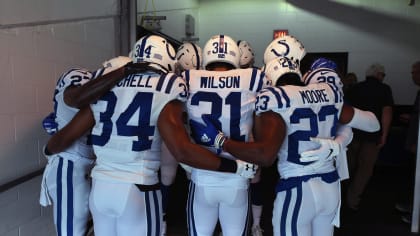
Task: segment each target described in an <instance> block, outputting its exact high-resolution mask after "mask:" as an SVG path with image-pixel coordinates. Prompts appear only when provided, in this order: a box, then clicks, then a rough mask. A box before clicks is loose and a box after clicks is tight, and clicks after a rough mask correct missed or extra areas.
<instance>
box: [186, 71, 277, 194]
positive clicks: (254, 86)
mask: <svg viewBox="0 0 420 236" xmlns="http://www.w3.org/2000/svg"><path fill="white" fill-rule="evenodd" d="M183 75H184V78H185V80H186V82H187V84H188V88H189V93H190V95H189V97H188V102H187V113H188V117H189V119H192V120H195V121H198V122H201V123H203V120H202V118H201V116H202V115H205V114H211V118H212V120H213V121H214V122H215V124H216V126H217V128H218V129H220V130H222V131H223V132H224V133H225V135H226V136H229V138H230V139H233V140H236V141H243V142H246V141H248V140H249V134H250V133H251V132H252V126H253V115H254V111H255V98H256V95H257V93H258V92H259V91H260V90H261V89H263V88H265V87H266V86H268V85H270V84H271V83H270V81H269V80H268V79H267V77H265V74H264V73H263V72H261V71H260V70H258V69H255V68H249V69H235V70H229V71H206V70H189V71H185V72H184V73H183ZM210 150H211V151H213V152H215V153H216V150H215V149H214V148H210ZM220 155H221V156H223V157H225V158H230V159H233V158H234V157H233V156H231V155H230V154H228V153H225V152H222V153H221V154H220ZM197 158H200V157H197ZM191 178H192V180H193V181H194V182H195V183H196V184H198V185H209V186H226V185H228V186H240V187H246V186H248V180H247V179H245V178H243V177H241V176H239V175H236V174H230V173H221V172H215V171H207V170H200V169H194V170H193V171H192V176H191Z"/></svg>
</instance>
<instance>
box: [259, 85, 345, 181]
mask: <svg viewBox="0 0 420 236" xmlns="http://www.w3.org/2000/svg"><path fill="white" fill-rule="evenodd" d="M342 105H343V96H342V92H341V90H340V89H337V88H336V87H334V86H333V85H331V84H327V83H317V84H309V85H307V86H304V87H303V86H292V85H288V86H282V87H270V88H267V89H264V90H263V91H261V93H260V94H259V95H258V97H257V102H256V113H257V115H258V114H260V113H263V112H266V111H270V110H271V111H273V112H276V113H278V114H280V115H281V116H282V118H283V119H284V121H285V123H286V126H287V135H286V137H285V140H284V142H283V144H282V146H281V148H280V151H279V153H278V158H279V161H278V164H277V168H278V171H279V174H280V176H281V177H282V178H289V177H295V176H303V175H310V174H321V173H327V172H330V171H334V170H335V167H334V163H333V162H332V161H331V162H326V163H325V164H324V165H323V166H320V167H317V168H316V169H314V168H305V167H306V166H307V165H309V164H310V163H311V162H306V163H303V162H300V161H299V158H300V155H299V153H301V152H303V151H307V150H311V149H315V148H318V146H317V145H318V144H315V143H314V142H311V141H310V137H320V138H334V137H335V135H336V130H337V123H338V118H339V116H340V113H341V109H342Z"/></svg>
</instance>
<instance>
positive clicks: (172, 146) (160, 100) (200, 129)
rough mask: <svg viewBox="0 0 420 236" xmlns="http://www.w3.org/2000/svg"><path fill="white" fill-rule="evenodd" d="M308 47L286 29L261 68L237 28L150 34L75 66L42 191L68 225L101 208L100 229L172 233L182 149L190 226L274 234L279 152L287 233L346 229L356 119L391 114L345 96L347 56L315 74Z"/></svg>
mask: <svg viewBox="0 0 420 236" xmlns="http://www.w3.org/2000/svg"><path fill="white" fill-rule="evenodd" d="M305 54H306V51H305V48H304V46H303V44H302V43H301V42H300V41H299V40H297V39H296V38H295V37H293V36H283V37H280V38H277V39H275V40H273V41H272V42H271V43H270V44H269V45H268V47H267V48H266V50H265V53H264V66H263V68H262V69H258V68H255V67H253V64H254V60H255V57H254V53H253V50H252V48H251V46H250V44H249V43H248V42H246V41H235V40H234V39H233V38H232V37H229V36H227V35H223V34H220V35H214V36H212V37H211V38H210V39H209V40H208V41H207V42H206V44H205V45H204V47H203V49H201V48H200V46H198V45H197V44H195V43H190V42H187V43H184V44H182V45H181V46H180V47H179V48H178V50H177V51H175V49H174V48H173V46H172V45H171V44H170V43H169V42H168V41H167V40H166V39H164V38H162V37H160V36H156V35H148V36H144V37H142V38H140V39H139V40H138V41H137V42H136V44H135V45H134V46H133V50H132V52H131V53H130V57H117V58H113V59H111V60H109V61H107V62H105V63H103V67H101V68H100V69H99V70H97V71H95V72H93V73H92V72H89V71H88V70H85V69H72V70H70V71H69V72H67V73H65V74H63V75H62V76H61V77H60V79H59V80H58V82H57V87H56V91H55V93H54V113H53V114H52V115H49V116H48V117H46V119H45V120H44V122H43V125H44V128H45V129H46V130H47V131H48V132H49V133H50V134H51V135H52V136H51V138H50V140H49V141H48V143H47V144H46V145H45V147H44V149H43V151H44V154H45V156H46V157H47V159H48V164H47V166H46V168H45V171H44V176H43V181H42V188H41V189H42V191H41V197H40V203H41V204H42V205H49V204H52V205H53V208H54V223H55V226H56V231H57V235H84V234H85V232H86V231H87V222H88V220H89V217H90V215H91V217H92V219H93V227H94V232H95V235H99V236H102V235H105V236H108V235H109V236H115V235H117V236H118V235H155V236H160V235H165V234H166V227H167V226H166V222H165V212H166V209H167V204H168V199H169V197H170V191H169V188H170V186H171V184H172V183H173V182H174V179H175V176H176V171H177V167H178V163H180V164H181V165H182V167H184V169H185V170H186V171H187V176H188V178H189V179H190V183H189V190H188V201H187V204H186V212H187V219H186V224H187V227H188V235H191V236H196V235H199V236H201V235H203V236H212V235H213V234H214V230H215V227H216V224H217V222H219V223H220V226H221V230H222V233H223V235H224V236H238V235H248V234H252V235H253V236H258V235H263V231H262V229H261V227H260V225H259V224H260V222H259V221H260V218H261V212H262V200H261V199H262V197H261V194H262V192H261V187H259V186H258V182H259V179H260V171H259V170H260V169H259V168H258V167H259V166H270V165H273V164H274V163H276V165H277V170H278V172H279V175H280V180H279V182H278V184H277V185H276V186H275V189H276V199H275V202H274V209H273V218H272V225H273V232H274V235H299V236H302V235H312V236H321V235H322V236H325V235H333V230H334V225H335V226H339V221H338V220H339V209H340V187H339V186H340V184H339V181H340V178H341V179H344V178H347V176H348V174H347V172H346V171H347V168H346V158H345V149H346V145H347V144H348V143H349V142H350V141H351V139H352V132H351V128H357V129H361V130H364V131H368V132H373V131H376V130H378V129H379V122H378V120H377V119H376V118H375V116H374V115H373V114H372V113H370V112H366V111H361V110H358V109H356V108H353V107H350V106H347V105H344V104H343V92H342V83H341V81H340V78H339V76H338V73H337V71H336V70H337V66H336V64H335V63H334V62H333V61H331V60H328V59H325V58H320V59H318V60H316V61H314V62H313V64H312V66H311V68H310V70H309V71H308V72H307V73H306V74H305V75H304V76H302V74H301V71H300V68H299V64H300V62H301V61H302V59H303V57H304V56H305ZM57 124H58V125H57ZM276 161H277V162H276ZM250 186H251V188H249V187H250ZM273 187H274V186H273ZM250 192H251V194H250ZM251 202H252V204H251ZM251 205H252V207H251ZM250 209H252V215H253V217H252V221H251V217H250V214H251V210H250ZM251 223H252V227H251V225H250V224H251Z"/></svg>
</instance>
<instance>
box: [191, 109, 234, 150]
mask: <svg viewBox="0 0 420 236" xmlns="http://www.w3.org/2000/svg"><path fill="white" fill-rule="evenodd" d="M201 117H202V119H203V121H204V123H205V125H203V124H201V123H199V122H197V121H194V120H190V128H191V136H192V138H193V139H194V141H195V143H197V144H201V145H204V146H208V147H215V148H216V149H218V150H219V149H222V148H223V144H224V143H225V141H226V139H227V137H226V136H225V135H224V134H223V132H221V131H220V130H218V129H217V128H216V126H214V124H213V122H212V121H211V119H210V115H202V116H201Z"/></svg>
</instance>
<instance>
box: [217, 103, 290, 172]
mask: <svg viewBox="0 0 420 236" xmlns="http://www.w3.org/2000/svg"><path fill="white" fill-rule="evenodd" d="M253 133H254V139H255V140H254V142H237V141H234V140H232V139H227V140H226V141H225V143H224V145H223V150H224V151H226V152H229V153H230V154H232V155H233V156H235V157H236V158H238V159H241V160H243V161H247V162H251V163H254V164H257V165H259V166H271V165H272V164H273V163H274V161H275V160H276V158H277V153H278V152H279V149H280V147H281V145H282V143H283V140H284V137H285V135H286V125H285V123H284V120H283V118H282V117H281V116H280V115H279V114H277V113H275V112H273V111H267V112H264V113H261V114H260V115H258V116H255V118H254V128H253Z"/></svg>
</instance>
